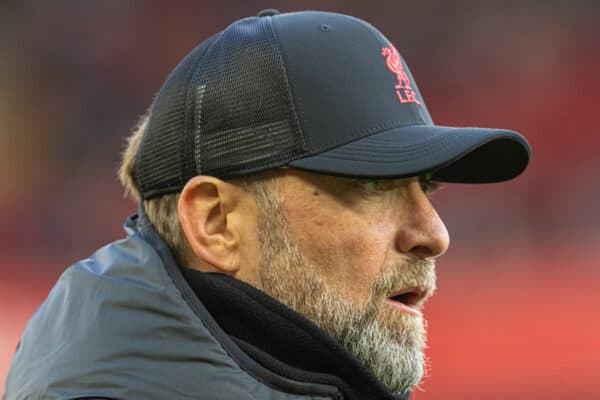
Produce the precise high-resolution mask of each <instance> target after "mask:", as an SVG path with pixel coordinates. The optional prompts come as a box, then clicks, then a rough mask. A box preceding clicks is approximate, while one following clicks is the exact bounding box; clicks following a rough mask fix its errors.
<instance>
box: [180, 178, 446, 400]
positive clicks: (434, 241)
mask: <svg viewBox="0 0 600 400" xmlns="http://www.w3.org/2000/svg"><path fill="white" fill-rule="evenodd" d="M268 182H269V185H268V189H267V190H263V191H262V192H255V193H250V192H248V191H245V190H242V189H240V188H238V187H235V186H233V185H230V184H228V183H225V182H222V181H220V180H218V179H215V178H210V177H202V176H201V177H196V178H194V179H193V180H191V181H190V182H189V183H188V185H187V186H186V188H184V190H183V192H182V196H181V199H180V203H179V215H180V219H181V222H182V226H183V228H184V232H185V234H186V237H187V238H188V240H189V241H190V245H191V248H192V250H193V252H194V254H195V255H196V259H195V261H194V262H193V263H192V267H193V268H197V269H199V270H201V271H215V272H221V273H227V274H230V275H232V276H234V277H236V278H238V279H241V280H244V281H246V282H247V283H250V284H252V285H253V286H255V287H257V288H259V289H261V290H263V291H265V292H266V293H267V294H269V295H271V296H272V297H273V298H275V299H277V300H279V301H281V302H282V303H284V304H286V305H288V306H289V307H291V308H292V309H294V310H296V311H297V312H299V313H301V314H304V315H305V316H306V317H308V318H309V319H310V320H312V321H313V322H314V323H315V324H316V325H318V326H319V327H321V328H322V329H324V330H325V331H327V332H328V333H330V334H331V335H332V336H333V337H335V338H337V339H338V340H339V341H340V342H341V343H342V344H343V345H344V346H345V347H346V348H347V349H348V350H349V351H350V352H351V353H353V354H354V355H355V356H356V357H357V358H358V359H359V360H361V361H362V362H363V363H364V364H365V365H366V366H367V367H369V368H370V369H371V370H372V371H373V373H374V374H375V375H376V376H377V377H378V378H379V379H380V381H382V383H384V385H386V386H387V387H388V388H389V389H390V390H392V391H394V392H398V393H402V392H405V391H406V390H409V389H411V388H412V387H413V386H415V385H417V384H418V382H419V381H420V380H421V378H422V376H423V375H424V370H425V357H424V348H425V339H426V329H425V327H426V326H425V321H424V319H423V317H422V315H421V314H420V313H419V312H416V313H413V314H409V313H406V312H402V311H401V310H400V309H399V308H397V307H395V306H394V305H392V304H390V303H389V302H387V301H386V300H387V298H388V297H390V295H391V294H393V293H394V292H396V291H397V290H400V289H405V288H419V289H420V290H422V292H423V298H422V299H421V300H420V301H419V302H418V303H417V304H416V305H415V306H414V307H415V308H417V309H420V308H421V307H422V304H423V303H424V302H425V300H426V299H427V298H428V297H429V296H431V295H432V294H433V292H434V290H435V270H434V262H433V259H434V258H435V257H437V256H439V255H441V254H442V253H443V252H444V251H445V250H446V249H447V247H448V233H447V231H446V228H445V227H444V225H443V223H442V222H441V220H440V218H439V217H438V215H437V214H436V212H435V210H434V209H433V207H432V205H431V203H430V202H429V199H428V197H427V196H426V194H425V192H424V190H423V189H426V188H424V186H426V185H424V184H423V181H420V180H419V179H418V178H412V179H402V180H385V181H372V180H356V179H350V178H340V177H332V176H325V175H319V174H313V173H309V172H303V171H299V170H293V169H281V170H275V171H274V172H273V173H271V174H270V176H269V179H268ZM263 189H264V188H263Z"/></svg>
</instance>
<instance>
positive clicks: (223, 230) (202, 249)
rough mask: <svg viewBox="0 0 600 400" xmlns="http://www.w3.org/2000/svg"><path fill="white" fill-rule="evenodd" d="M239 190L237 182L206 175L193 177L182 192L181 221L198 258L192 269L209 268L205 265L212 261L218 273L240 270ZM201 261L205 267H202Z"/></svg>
mask: <svg viewBox="0 0 600 400" xmlns="http://www.w3.org/2000/svg"><path fill="white" fill-rule="evenodd" d="M240 191H241V189H240V188H237V187H236V186H234V185H231V184H229V183H227V182H224V181H222V180H220V179H218V178H214V177H211V176H204V175H201V176H196V177H194V178H192V179H190V180H189V181H188V183H187V184H186V185H185V187H184V188H183V190H182V191H181V196H180V198H179V205H178V210H179V220H180V222H181V226H182V228H183V231H184V234H185V236H186V238H187V240H188V242H189V244H190V248H191V250H192V252H193V253H194V254H195V255H196V258H197V260H194V261H193V262H191V264H192V265H190V266H191V267H192V268H197V269H206V265H205V264H210V265H211V266H212V267H213V268H212V270H213V271H216V272H221V273H225V274H228V275H236V274H237V273H238V271H239V269H240V259H241V258H242V255H241V254H240V253H241V249H240V235H241V232H239V229H237V228H238V224H236V223H234V220H235V218H233V217H234V214H235V213H237V212H238V211H237V209H236V208H237V207H238V205H239V201H240V196H241V193H239V192H240ZM242 192H243V191H242ZM198 261H200V263H199V262H198ZM202 261H204V263H202ZM194 264H196V265H194ZM200 264H204V265H203V267H204V268H199V265H200ZM209 269H210V268H209Z"/></svg>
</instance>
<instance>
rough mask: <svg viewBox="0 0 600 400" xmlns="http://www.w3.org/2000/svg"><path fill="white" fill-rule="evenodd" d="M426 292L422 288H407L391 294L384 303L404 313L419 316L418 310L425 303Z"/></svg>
mask: <svg viewBox="0 0 600 400" xmlns="http://www.w3.org/2000/svg"><path fill="white" fill-rule="evenodd" d="M426 297H427V291H426V290H425V289H423V288H419V287H415V288H407V289H402V290H399V291H396V292H393V293H392V294H391V295H389V296H388V298H387V299H386V303H388V304H390V305H393V306H395V307H397V308H398V309H400V311H403V312H405V313H408V314H411V315H421V311H420V309H421V308H422V306H423V303H425V299H426Z"/></svg>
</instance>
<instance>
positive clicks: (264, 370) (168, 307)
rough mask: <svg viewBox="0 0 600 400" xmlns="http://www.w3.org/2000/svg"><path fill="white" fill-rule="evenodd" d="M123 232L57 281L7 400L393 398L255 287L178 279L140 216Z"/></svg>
mask: <svg viewBox="0 0 600 400" xmlns="http://www.w3.org/2000/svg"><path fill="white" fill-rule="evenodd" d="M125 231H126V233H127V237H126V238H125V239H123V240H120V241H116V242H113V243H111V244H109V245H107V246H106V247H103V248H101V249H99V250H98V251H97V252H96V253H95V254H93V255H92V256H91V257H90V258H88V259H85V260H82V261H80V262H78V263H76V264H74V265H73V266H71V267H70V268H68V269H67V270H66V271H65V272H64V273H63V275H62V276H61V277H60V279H59V281H58V282H57V283H56V285H55V287H54V288H53V289H52V291H51V292H50V294H49V295H48V298H47V299H46V301H45V302H44V303H43V304H42V305H41V306H40V308H39V309H38V310H37V312H36V313H35V315H34V316H33V317H32V319H31V321H30V322H29V324H28V325H27V328H26V329H25V332H24V333H23V335H22V338H21V342H20V343H19V346H18V348H17V351H16V353H15V356H14V359H13V362H12V365H11V368H10V371H9V374H8V377H7V381H6V388H5V394H4V396H3V399H4V400H21V399H79V398H102V399H211V400H213V399H215V400H216V399H272V400H284V399H285V400H292V399H298V400H300V399H369V398H373V399H375V398H377V399H398V397H394V396H393V395H392V394H391V393H389V392H387V391H386V390H385V388H383V386H382V385H381V384H380V383H379V382H378V381H376V380H375V378H374V377H373V376H372V375H370V372H368V371H366V370H365V368H364V367H363V366H362V365H360V364H359V363H358V361H357V360H355V359H354V358H353V357H352V356H351V355H350V354H349V353H347V352H345V350H343V349H342V348H341V346H339V345H338V344H337V343H336V342H335V341H334V340H332V338H330V337H328V336H327V335H326V334H325V333H324V332H322V331H320V330H319V329H318V328H317V327H316V326H314V325H312V324H311V323H310V321H308V320H305V319H304V318H303V317H302V316H300V315H298V314H297V313H294V312H293V311H292V310H290V309H287V308H286V307H285V306H283V305H282V304H280V303H278V302H275V301H274V300H273V299H271V298H269V297H268V296H266V295H265V294H264V293H262V292H260V291H258V290H256V289H254V288H251V287H249V286H248V285H245V284H243V283H239V282H233V281H235V280H232V279H229V278H226V277H224V276H216V275H217V274H212V275H211V274H200V273H197V272H191V270H190V271H188V272H186V273H185V274H184V273H183V272H182V270H183V269H180V268H178V267H177V266H176V264H175V261H174V259H173V257H172V255H171V253H170V252H169V250H168V248H167V246H166V245H165V244H164V242H163V241H162V240H161V239H160V238H159V237H158V235H157V233H156V232H155V231H154V229H153V228H152V226H151V224H150V223H149V222H148V220H147V219H146V217H145V216H144V215H143V213H140V217H139V218H138V217H137V216H134V217H131V218H130V219H129V220H128V221H127V222H126V224H125ZM190 274H191V275H190ZM194 274H196V275H194ZM213 275H214V276H213ZM190 282H193V284H192V285H190ZM219 293H222V297H221V298H220V299H219V300H218V301H211V299H212V298H213V297H214V296H221V295H220V294H219ZM203 299H205V300H206V301H204V300H203ZM228 299H234V300H233V301H230V302H228ZM212 303H214V305H211V307H210V310H209V309H207V307H206V306H205V304H212ZM240 307H242V308H240ZM232 315H237V316H239V315H242V316H243V317H242V318H241V319H238V318H237V317H234V318H231V316H232ZM244 318H245V319H244ZM240 321H242V322H243V324H246V325H245V326H251V328H248V329H246V328H245V326H244V325H243V324H242V325H241V326H242V328H243V329H240V328H239V326H240ZM244 321H245V322H244ZM236 327H237V328H236ZM252 327H254V328H252ZM266 333H270V336H269V337H268V338H266V339H265V334H266ZM313 349H314V351H315V352H316V353H318V354H314V353H312V352H311V350H313ZM306 354H308V356H305V355H306ZM297 360H298V361H297ZM407 397H408V394H406V397H405V396H403V397H402V398H407Z"/></svg>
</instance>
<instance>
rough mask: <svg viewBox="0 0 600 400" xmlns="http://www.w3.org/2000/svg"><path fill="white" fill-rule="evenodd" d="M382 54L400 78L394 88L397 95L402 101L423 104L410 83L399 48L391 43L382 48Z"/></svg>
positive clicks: (388, 65)
mask: <svg viewBox="0 0 600 400" xmlns="http://www.w3.org/2000/svg"><path fill="white" fill-rule="evenodd" d="M381 55H382V56H384V57H385V65H387V67H388V69H389V70H390V71H392V73H394V74H395V75H396V78H397V79H398V84H397V85H396V86H395V87H394V88H395V89H396V95H397V96H398V100H400V103H415V104H421V102H420V101H419V100H417V96H416V93H415V91H414V90H413V89H412V87H411V85H410V79H409V78H408V75H407V74H406V71H404V67H403V66H402V60H401V59H400V54H398V50H396V48H395V47H394V45H393V44H391V43H390V47H384V48H382V49H381Z"/></svg>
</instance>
